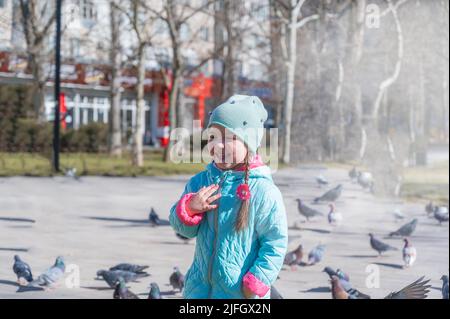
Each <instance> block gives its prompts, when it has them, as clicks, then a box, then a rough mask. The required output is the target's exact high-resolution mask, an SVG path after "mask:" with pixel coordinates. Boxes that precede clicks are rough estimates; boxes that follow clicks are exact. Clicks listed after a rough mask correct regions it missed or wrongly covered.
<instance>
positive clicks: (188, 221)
mask: <svg viewBox="0 0 450 319" xmlns="http://www.w3.org/2000/svg"><path fill="white" fill-rule="evenodd" d="M194 195H195V194H194V193H189V194H186V195H184V196H183V197H182V198H181V199H180V201H179V202H178V205H177V208H176V212H177V216H178V218H179V219H180V220H181V222H182V223H183V224H185V225H187V226H195V225H198V224H200V222H201V221H202V219H203V214H204V213H201V214H196V215H192V216H190V215H189V213H190V211H189V207H188V205H187V203H188V202H189V200H190V199H191V197H192V196H194Z"/></svg>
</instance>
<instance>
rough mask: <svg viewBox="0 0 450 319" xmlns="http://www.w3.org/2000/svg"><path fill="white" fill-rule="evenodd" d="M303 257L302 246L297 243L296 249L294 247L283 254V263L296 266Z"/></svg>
mask: <svg viewBox="0 0 450 319" xmlns="http://www.w3.org/2000/svg"><path fill="white" fill-rule="evenodd" d="M302 258H303V246H302V245H298V247H297V248H296V249H294V250H293V251H291V252H288V253H287V254H286V256H284V262H283V264H285V265H288V266H291V267H292V266H296V265H298V264H300V262H301V261H302Z"/></svg>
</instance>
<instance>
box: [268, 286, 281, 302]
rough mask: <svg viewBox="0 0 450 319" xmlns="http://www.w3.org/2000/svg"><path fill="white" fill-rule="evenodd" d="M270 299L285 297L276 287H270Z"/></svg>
mask: <svg viewBox="0 0 450 319" xmlns="http://www.w3.org/2000/svg"><path fill="white" fill-rule="evenodd" d="M270 299H284V298H283V296H281V294H280V293H279V292H278V290H277V289H276V288H275V287H274V286H271V287H270Z"/></svg>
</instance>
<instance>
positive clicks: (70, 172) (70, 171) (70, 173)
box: [65, 167, 80, 180]
mask: <svg viewBox="0 0 450 319" xmlns="http://www.w3.org/2000/svg"><path fill="white" fill-rule="evenodd" d="M65 175H66V177H69V178H73V179H75V180H79V179H80V176H78V175H77V169H76V168H75V167H72V168H68V169H66V170H65Z"/></svg>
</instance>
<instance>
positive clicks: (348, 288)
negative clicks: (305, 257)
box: [323, 267, 370, 299]
mask: <svg viewBox="0 0 450 319" xmlns="http://www.w3.org/2000/svg"><path fill="white" fill-rule="evenodd" d="M323 272H325V273H327V275H328V276H329V277H330V279H332V277H333V276H336V277H337V278H338V279H339V284H340V286H341V287H342V288H343V289H344V290H345V292H346V293H347V294H348V299H370V296H369V295H366V294H364V293H362V292H360V291H358V290H356V289H355V288H353V287H352V285H351V284H350V277H349V276H348V275H346V274H345V273H344V272H342V271H341V270H339V269H338V270H337V271H334V270H333V269H332V268H331V267H325V268H324V270H323Z"/></svg>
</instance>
